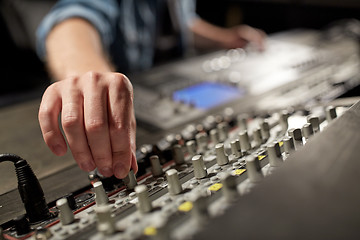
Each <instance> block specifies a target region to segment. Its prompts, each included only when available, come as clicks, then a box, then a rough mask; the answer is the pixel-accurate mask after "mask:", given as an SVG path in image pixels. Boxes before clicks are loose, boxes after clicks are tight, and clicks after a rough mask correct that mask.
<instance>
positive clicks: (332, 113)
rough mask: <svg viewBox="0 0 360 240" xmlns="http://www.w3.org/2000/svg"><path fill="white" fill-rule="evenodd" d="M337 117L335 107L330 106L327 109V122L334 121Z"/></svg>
mask: <svg viewBox="0 0 360 240" xmlns="http://www.w3.org/2000/svg"><path fill="white" fill-rule="evenodd" d="M336 117H337V115H336V109H335V107H333V106H328V107H327V108H326V121H328V123H329V122H331V121H332V120H333V119H335V118H336Z"/></svg>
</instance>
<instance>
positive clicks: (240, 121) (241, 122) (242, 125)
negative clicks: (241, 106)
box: [236, 114, 248, 131]
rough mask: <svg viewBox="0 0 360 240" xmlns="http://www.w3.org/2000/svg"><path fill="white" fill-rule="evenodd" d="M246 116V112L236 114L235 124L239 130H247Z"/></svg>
mask: <svg viewBox="0 0 360 240" xmlns="http://www.w3.org/2000/svg"><path fill="white" fill-rule="evenodd" d="M247 118H248V116H247V115H246V114H241V115H239V116H237V118H236V120H237V125H238V127H239V129H240V131H245V130H247Z"/></svg>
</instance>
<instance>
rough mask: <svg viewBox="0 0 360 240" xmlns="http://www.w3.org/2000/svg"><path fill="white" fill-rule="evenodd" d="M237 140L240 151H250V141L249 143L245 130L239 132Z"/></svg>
mask: <svg viewBox="0 0 360 240" xmlns="http://www.w3.org/2000/svg"><path fill="white" fill-rule="evenodd" d="M239 140H240V146H241V150H244V151H249V150H250V149H251V144H250V141H249V135H248V133H247V131H246V130H245V131H241V132H240V133H239Z"/></svg>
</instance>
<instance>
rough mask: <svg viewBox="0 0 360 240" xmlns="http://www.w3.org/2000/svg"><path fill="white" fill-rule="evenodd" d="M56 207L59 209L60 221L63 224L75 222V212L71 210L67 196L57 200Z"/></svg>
mask: <svg viewBox="0 0 360 240" xmlns="http://www.w3.org/2000/svg"><path fill="white" fill-rule="evenodd" d="M56 207H57V208H58V209H59V211H60V213H59V215H60V217H59V218H60V222H61V224H62V225H68V224H70V223H72V222H74V214H73V212H72V211H71V208H70V206H69V203H68V201H67V199H66V198H61V199H59V200H57V201H56Z"/></svg>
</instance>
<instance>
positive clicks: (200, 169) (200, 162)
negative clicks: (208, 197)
mask: <svg viewBox="0 0 360 240" xmlns="http://www.w3.org/2000/svg"><path fill="white" fill-rule="evenodd" d="M191 161H192V164H193V168H194V176H195V178H197V179H201V178H204V177H206V176H207V169H206V166H205V164H204V159H203V156H202V155H195V156H194V157H193V158H192V159H191Z"/></svg>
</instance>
